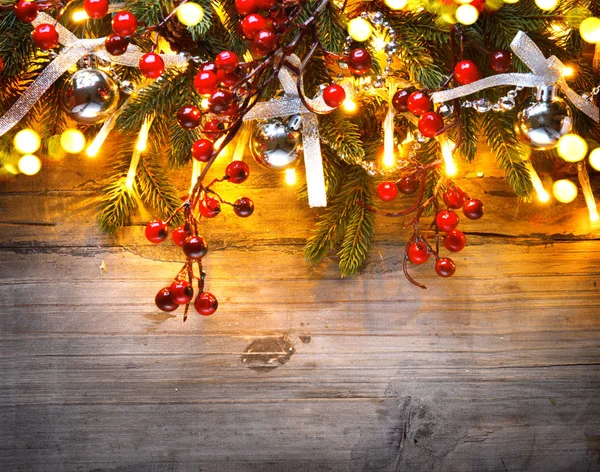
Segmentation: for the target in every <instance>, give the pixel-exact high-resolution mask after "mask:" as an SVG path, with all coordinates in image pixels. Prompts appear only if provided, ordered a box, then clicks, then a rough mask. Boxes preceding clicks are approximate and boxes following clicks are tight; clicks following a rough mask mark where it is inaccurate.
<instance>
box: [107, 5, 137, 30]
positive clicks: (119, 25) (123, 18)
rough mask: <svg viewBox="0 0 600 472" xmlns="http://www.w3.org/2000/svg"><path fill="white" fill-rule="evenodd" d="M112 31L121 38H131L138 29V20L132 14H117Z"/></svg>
mask: <svg viewBox="0 0 600 472" xmlns="http://www.w3.org/2000/svg"><path fill="white" fill-rule="evenodd" d="M112 29H113V31H114V32H115V33H117V34H120V35H121V36H131V35H132V34H133V33H135V30H136V29H137V19H136V17H135V16H134V15H133V13H131V12H128V11H120V12H117V14H116V15H115V16H113V19H112Z"/></svg>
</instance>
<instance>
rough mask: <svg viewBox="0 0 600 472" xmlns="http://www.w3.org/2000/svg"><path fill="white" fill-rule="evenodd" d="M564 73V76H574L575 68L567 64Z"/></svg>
mask: <svg viewBox="0 0 600 472" xmlns="http://www.w3.org/2000/svg"><path fill="white" fill-rule="evenodd" d="M562 75H563V77H574V76H575V69H573V68H572V67H571V66H566V67H565V68H564V69H563V70H562Z"/></svg>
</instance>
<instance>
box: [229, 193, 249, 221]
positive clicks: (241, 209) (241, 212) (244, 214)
mask: <svg viewBox="0 0 600 472" xmlns="http://www.w3.org/2000/svg"><path fill="white" fill-rule="evenodd" d="M233 211H234V212H235V214H236V215H237V216H239V217H241V218H248V217H249V216H250V215H251V214H252V213H254V202H253V201H252V200H250V199H249V198H248V197H240V198H238V199H237V200H236V201H235V203H234V204H233Z"/></svg>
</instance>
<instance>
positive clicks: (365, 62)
mask: <svg viewBox="0 0 600 472" xmlns="http://www.w3.org/2000/svg"><path fill="white" fill-rule="evenodd" d="M372 65H373V59H371V54H369V51H367V50H366V49H364V48H356V49H353V50H352V51H350V54H348V67H349V68H350V72H352V73H353V74H354V75H364V74H366V73H367V72H369V70H371V66H372Z"/></svg>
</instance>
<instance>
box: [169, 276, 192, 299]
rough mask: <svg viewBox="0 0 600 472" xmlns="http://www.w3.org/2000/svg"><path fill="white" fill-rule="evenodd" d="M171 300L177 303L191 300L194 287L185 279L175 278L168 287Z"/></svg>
mask: <svg viewBox="0 0 600 472" xmlns="http://www.w3.org/2000/svg"><path fill="white" fill-rule="evenodd" d="M169 292H170V293H171V300H173V301H174V302H175V303H177V304H178V305H185V304H186V303H189V302H191V301H192V298H193V297H194V289H193V287H192V286H191V285H190V283H189V282H188V281H187V280H176V281H175V282H173V283H172V284H171V286H170V287H169Z"/></svg>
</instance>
